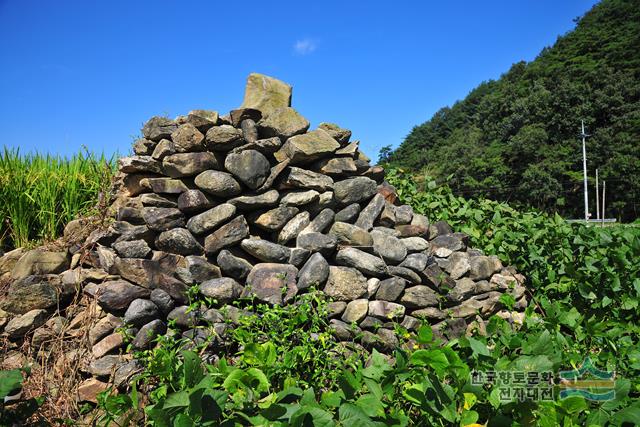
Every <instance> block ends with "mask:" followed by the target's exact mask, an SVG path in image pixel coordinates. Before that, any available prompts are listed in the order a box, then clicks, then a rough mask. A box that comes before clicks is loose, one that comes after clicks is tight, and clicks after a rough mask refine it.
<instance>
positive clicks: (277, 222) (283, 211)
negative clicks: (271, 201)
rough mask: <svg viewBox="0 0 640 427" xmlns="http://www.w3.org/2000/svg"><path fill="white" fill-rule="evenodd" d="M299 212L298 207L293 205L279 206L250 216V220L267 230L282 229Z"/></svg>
mask: <svg viewBox="0 0 640 427" xmlns="http://www.w3.org/2000/svg"><path fill="white" fill-rule="evenodd" d="M297 213H298V208H295V207H292V206H279V207H277V208H274V209H271V210H268V211H267V212H262V213H260V212H258V213H255V214H253V215H251V216H250V217H249V221H250V222H252V223H253V224H255V225H256V226H258V227H259V228H261V229H263V230H267V231H278V230H280V229H282V228H283V227H284V226H285V224H287V222H289V220H291V219H292V218H293V217H294V216H295V215H296V214H297Z"/></svg>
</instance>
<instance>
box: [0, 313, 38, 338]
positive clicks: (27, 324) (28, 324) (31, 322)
mask: <svg viewBox="0 0 640 427" xmlns="http://www.w3.org/2000/svg"><path fill="white" fill-rule="evenodd" d="M46 320H47V311H46V310H43V309H35V310H31V311H28V312H26V313H25V314H22V315H20V316H16V317H14V318H13V319H11V320H9V322H8V323H7V325H6V326H5V328H4V332H5V333H6V334H7V335H9V337H10V338H12V339H16V338H20V337H22V336H24V335H26V334H27V333H28V332H29V331H32V330H34V329H36V328H39V327H40V326H42V325H44V323H45V322H46Z"/></svg>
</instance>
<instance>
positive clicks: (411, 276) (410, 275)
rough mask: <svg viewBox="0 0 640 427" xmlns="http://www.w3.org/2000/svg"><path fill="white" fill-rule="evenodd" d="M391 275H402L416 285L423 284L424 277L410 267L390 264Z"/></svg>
mask: <svg viewBox="0 0 640 427" xmlns="http://www.w3.org/2000/svg"><path fill="white" fill-rule="evenodd" d="M389 275H391V276H394V277H401V278H403V279H405V280H406V281H407V282H409V283H411V284H414V285H421V284H422V278H421V277H420V275H419V274H418V273H416V272H415V271H413V270H411V269H409V268H405V267H398V266H396V265H392V266H389Z"/></svg>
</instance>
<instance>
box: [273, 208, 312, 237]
mask: <svg viewBox="0 0 640 427" xmlns="http://www.w3.org/2000/svg"><path fill="white" fill-rule="evenodd" d="M310 222H311V221H310V220H309V212H307V211H304V212H300V213H299V214H297V215H296V216H294V217H293V218H292V219H291V220H289V222H287V223H286V224H285V226H284V227H282V230H280V233H279V234H278V243H279V244H281V245H285V244H286V243H287V242H288V241H289V240H291V239H293V238H295V237H297V236H298V235H299V234H300V232H301V231H302V230H304V229H305V228H306V227H307V226H308V225H309V223H310Z"/></svg>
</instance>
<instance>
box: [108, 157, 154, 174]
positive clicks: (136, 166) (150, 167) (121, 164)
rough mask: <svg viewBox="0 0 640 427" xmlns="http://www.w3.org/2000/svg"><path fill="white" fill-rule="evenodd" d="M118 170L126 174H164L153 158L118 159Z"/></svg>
mask: <svg viewBox="0 0 640 427" xmlns="http://www.w3.org/2000/svg"><path fill="white" fill-rule="evenodd" d="M118 170H119V171H120V172H124V173H136V172H150V173H162V168H161V165H160V163H159V162H158V161H157V160H155V159H154V158H153V157H151V156H132V157H121V158H119V159H118Z"/></svg>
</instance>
